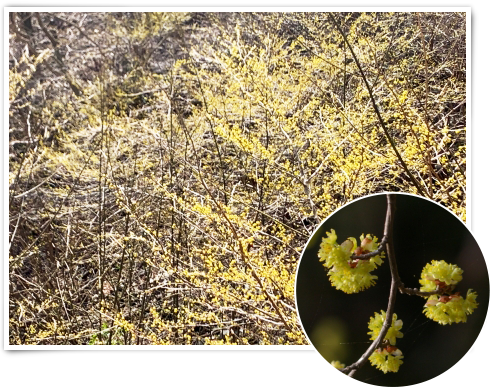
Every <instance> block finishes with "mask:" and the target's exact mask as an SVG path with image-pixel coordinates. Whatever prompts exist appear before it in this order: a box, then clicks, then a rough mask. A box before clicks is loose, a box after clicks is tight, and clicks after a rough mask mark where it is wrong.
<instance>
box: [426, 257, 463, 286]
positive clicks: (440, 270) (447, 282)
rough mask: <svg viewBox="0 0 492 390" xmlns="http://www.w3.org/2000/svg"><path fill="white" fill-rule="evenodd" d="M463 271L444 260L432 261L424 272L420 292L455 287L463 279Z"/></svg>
mask: <svg viewBox="0 0 492 390" xmlns="http://www.w3.org/2000/svg"><path fill="white" fill-rule="evenodd" d="M462 273H463V270H462V269H461V268H459V267H458V266H457V265H454V264H448V263H446V262H445V261H444V260H441V261H437V260H432V262H431V263H430V264H426V266H425V267H424V269H423V270H422V275H421V279H420V284H421V285H422V287H421V288H420V291H434V290H435V289H436V288H444V287H446V286H453V287H454V285H456V284H458V282H460V281H461V279H463V277H462V276H461V274H462Z"/></svg>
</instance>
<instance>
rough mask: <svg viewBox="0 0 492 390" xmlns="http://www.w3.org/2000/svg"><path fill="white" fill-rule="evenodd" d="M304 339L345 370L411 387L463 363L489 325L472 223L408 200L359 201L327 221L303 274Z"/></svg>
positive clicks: (483, 269) (306, 255)
mask: <svg viewBox="0 0 492 390" xmlns="http://www.w3.org/2000/svg"><path fill="white" fill-rule="evenodd" d="M295 294H296V304H297V310H298V314H299V318H300V320H301V324H302V327H303V329H304V332H305V334H306V335H307V337H308V338H309V340H310V342H311V344H313V345H314V347H315V348H316V349H317V351H318V352H319V353H320V354H321V355H322V356H323V357H324V358H325V359H326V360H327V361H328V362H329V363H331V365H332V366H333V367H334V368H332V367H329V369H333V370H335V369H338V370H339V371H340V372H341V374H345V375H349V376H351V377H352V378H354V379H357V380H359V381H362V382H366V383H369V384H373V385H379V386H409V385H413V384H417V383H420V382H424V381H427V380H429V379H432V378H434V377H436V376H438V375H440V374H442V373H443V372H445V371H446V370H448V369H449V368H451V367H452V366H453V365H454V364H456V363H457V362H458V361H459V360H460V359H461V358H462V357H463V356H464V355H465V354H466V353H467V352H468V350H469V349H470V348H471V346H472V345H473V343H474V342H475V340H476V339H477V337H478V335H479V333H480V330H481V329H482V326H483V323H484V321H485V317H486V314H487V307H488V303H489V277H488V273H487V266H486V264H485V260H484V257H483V255H482V252H481V251H480V248H479V246H478V244H477V242H476V241H475V239H474V238H473V236H472V234H471V233H470V231H469V230H468V228H467V227H466V225H465V224H464V223H463V222H462V221H461V220H460V219H458V218H457V217H456V216H455V215H454V214H452V213H451V212H449V211H448V210H447V209H445V208H444V207H442V206H441V205H439V204H437V203H435V202H432V201H430V200H428V199H425V198H422V197H419V196H414V195H406V194H401V193H399V194H378V195H373V196H368V197H364V198H361V199H358V200H356V201H354V202H352V203H350V204H348V205H346V206H344V207H343V208H341V209H339V210H338V211H336V212H335V213H334V214H332V215H331V216H330V217H328V218H327V219H326V220H325V221H324V222H323V223H322V224H321V225H320V226H319V227H318V229H317V230H316V231H315V232H314V233H313V235H312V236H311V238H310V240H309V242H308V244H307V246H306V247H305V249H304V251H303V253H302V256H301V260H300V262H299V267H298V270H297V276H296V292H295Z"/></svg>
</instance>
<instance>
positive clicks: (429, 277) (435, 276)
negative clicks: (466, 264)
mask: <svg viewBox="0 0 492 390" xmlns="http://www.w3.org/2000/svg"><path fill="white" fill-rule="evenodd" d="M462 273H463V270H462V269H461V268H459V267H458V266H456V265H454V264H448V263H446V262H445V261H444V260H441V261H437V260H432V262H431V264H427V265H426V266H425V267H424V269H423V270H422V275H421V279H420V284H421V285H422V287H421V288H420V291H434V290H436V289H439V290H440V291H442V293H441V294H435V295H431V296H430V297H428V299H427V302H426V304H425V308H424V314H425V315H426V316H427V317H428V318H430V319H431V320H434V321H436V322H439V323H440V324H441V325H447V324H452V323H455V322H456V323H458V322H466V316H467V315H468V314H471V313H473V310H475V308H476V307H477V306H478V303H477V301H476V299H477V293H476V292H474V291H473V290H471V289H469V290H468V292H467V294H466V298H463V297H462V296H461V295H460V293H459V292H455V293H452V290H453V289H454V287H455V285H456V284H457V283H458V282H459V281H461V279H462V278H463V277H462V276H461V274H462Z"/></svg>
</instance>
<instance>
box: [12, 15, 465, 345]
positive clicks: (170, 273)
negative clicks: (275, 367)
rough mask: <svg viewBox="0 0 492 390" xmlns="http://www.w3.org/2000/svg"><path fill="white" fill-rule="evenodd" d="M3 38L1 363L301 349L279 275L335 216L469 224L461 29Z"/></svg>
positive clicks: (22, 26) (424, 19)
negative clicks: (427, 214)
mask: <svg viewBox="0 0 492 390" xmlns="http://www.w3.org/2000/svg"><path fill="white" fill-rule="evenodd" d="M344 36H345V38H344ZM9 39H10V41H9V50H10V58H9V59H10V64H9V103H10V110H9V120H10V128H9V135H10V145H9V172H10V176H9V218H10V233H9V244H10V266H9V321H10V333H9V335H10V343H11V344H35V345H36V344H305V343H306V339H305V338H304V336H303V335H302V332H301V328H300V324H299V322H298V319H297V315H296V311H295V302H294V278H295V272H296V267H297V260H298V258H299V256H300V253H301V251H302V248H303V247H304V245H305V243H306V241H307V239H308V237H309V235H310V234H311V232H312V231H313V229H314V227H315V226H316V225H317V224H318V223H319V222H320V221H321V220H322V219H324V218H325V217H326V216H328V215H329V214H330V213H331V212H333V211H334V210H336V208H337V207H339V206H341V205H343V204H345V203H346V202H348V201H350V200H352V199H355V198H358V197H360V196H363V195H366V194H370V193H375V192H381V191H405V192H409V193H414V194H418V193H419V194H422V195H424V196H426V197H428V198H431V199H433V200H435V201H437V202H439V203H441V204H443V205H445V206H446V207H448V208H449V209H450V210H451V211H453V212H454V213H456V214H457V215H458V216H459V217H460V218H462V219H463V220H465V218H466V214H465V201H466V199H465V188H466V177H465V172H466V159H465V152H466V150H465V146H466V145H465V130H466V128H465V124H466V120H465V118H466V116H465V108H466V104H465V90H466V88H465V82H466V79H465V52H466V51H465V15H464V14H458V13H424V14H414V13H378V14H365V13H346V14H334V15H333V17H332V18H330V17H329V15H327V14H307V13H289V14H282V13H277V14H271V13H244V14H243V13H230V14H226V13H217V14H212V13H209V14H203V13H187V14H184V13H183V14H178V13H175V14H171V13H108V14H103V13H88V14H82V13H52V14H50V13H40V14H31V13H15V14H11V15H10V37H9ZM354 55H355V57H356V58H357V60H355V59H354ZM362 73H363V74H364V77H365V78H366V81H367V84H366V83H365V81H364V78H363V77H362ZM367 85H369V89H368V87H367ZM76 91H79V92H80V93H79V92H77V93H76ZM374 103H375V105H376V106H377V107H378V109H379V112H380V117H378V116H377V113H376V111H375V108H374V107H375V106H374ZM383 125H384V127H385V128H386V129H387V130H388V134H385V132H384V131H383ZM391 143H394V146H395V147H396V150H397V151H398V154H399V155H398V154H396V153H395V148H393V147H392V145H391Z"/></svg>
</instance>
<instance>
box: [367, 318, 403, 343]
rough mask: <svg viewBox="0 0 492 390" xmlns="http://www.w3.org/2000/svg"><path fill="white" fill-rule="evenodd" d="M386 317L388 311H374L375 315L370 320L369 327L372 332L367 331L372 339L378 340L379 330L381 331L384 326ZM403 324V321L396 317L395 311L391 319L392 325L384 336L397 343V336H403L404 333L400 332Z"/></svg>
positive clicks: (390, 341)
mask: <svg viewBox="0 0 492 390" xmlns="http://www.w3.org/2000/svg"><path fill="white" fill-rule="evenodd" d="M385 319H386V312H385V311H384V310H381V314H379V313H374V317H371V319H370V320H369V329H370V330H371V331H370V332H367V334H369V335H370V336H371V340H376V339H377V337H378V336H379V332H381V328H382V327H383V323H384V320H385ZM402 326H403V321H402V320H398V319H397V317H396V313H393V318H392V320H391V326H390V328H389V329H388V332H387V333H386V336H385V337H384V339H385V340H388V341H389V343H390V344H391V345H395V344H396V339H397V338H402V337H403V333H402V332H400V329H401V327H402Z"/></svg>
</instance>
